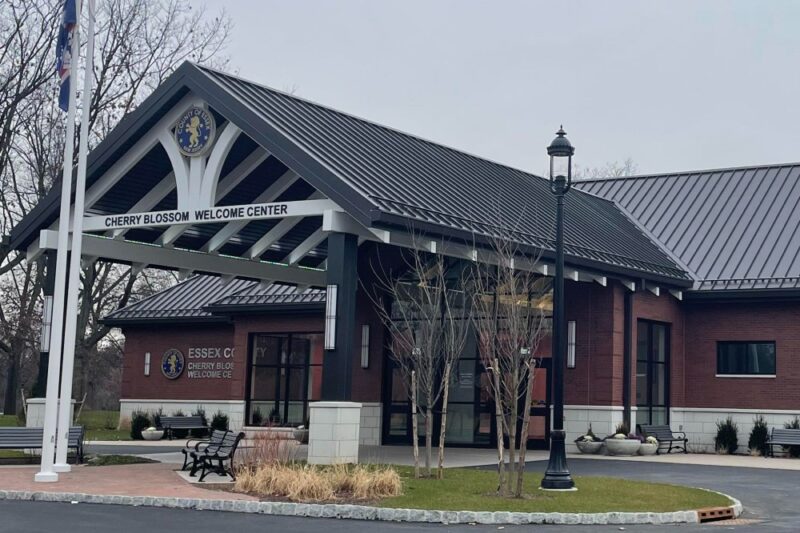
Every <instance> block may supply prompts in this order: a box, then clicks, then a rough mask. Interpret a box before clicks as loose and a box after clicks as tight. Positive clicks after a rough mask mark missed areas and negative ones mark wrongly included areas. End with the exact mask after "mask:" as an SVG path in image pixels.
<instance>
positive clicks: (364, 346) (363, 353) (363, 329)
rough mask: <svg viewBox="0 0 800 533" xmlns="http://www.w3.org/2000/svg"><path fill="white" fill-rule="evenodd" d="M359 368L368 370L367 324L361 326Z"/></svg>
mask: <svg viewBox="0 0 800 533" xmlns="http://www.w3.org/2000/svg"><path fill="white" fill-rule="evenodd" d="M361 368H369V324H363V325H362V326H361Z"/></svg>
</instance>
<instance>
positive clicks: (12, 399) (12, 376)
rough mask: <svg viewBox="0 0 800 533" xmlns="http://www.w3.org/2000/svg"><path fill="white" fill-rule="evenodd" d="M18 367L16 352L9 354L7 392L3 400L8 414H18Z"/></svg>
mask: <svg viewBox="0 0 800 533" xmlns="http://www.w3.org/2000/svg"><path fill="white" fill-rule="evenodd" d="M17 369H18V361H17V357H16V355H14V354H8V365H6V392H5V399H4V400H3V409H4V410H5V412H6V414H9V415H15V414H17Z"/></svg>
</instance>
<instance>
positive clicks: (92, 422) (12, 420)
mask: <svg viewBox="0 0 800 533" xmlns="http://www.w3.org/2000/svg"><path fill="white" fill-rule="evenodd" d="M118 423H119V411H100V410H96V411H92V410H87V411H83V412H81V416H80V418H78V425H80V426H83V427H85V428H86V440H131V435H130V431H128V430H118V429H117V424H118ZM16 425H18V421H17V417H16V416H14V415H0V427H4V426H6V427H9V426H10V427H14V426H16Z"/></svg>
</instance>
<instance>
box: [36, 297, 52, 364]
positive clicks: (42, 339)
mask: <svg viewBox="0 0 800 533" xmlns="http://www.w3.org/2000/svg"><path fill="white" fill-rule="evenodd" d="M52 326H53V297H52V296H45V297H44V307H43V308H42V330H41V332H40V333H39V335H40V336H39V349H40V350H41V351H43V352H49V351H50V330H51V329H52Z"/></svg>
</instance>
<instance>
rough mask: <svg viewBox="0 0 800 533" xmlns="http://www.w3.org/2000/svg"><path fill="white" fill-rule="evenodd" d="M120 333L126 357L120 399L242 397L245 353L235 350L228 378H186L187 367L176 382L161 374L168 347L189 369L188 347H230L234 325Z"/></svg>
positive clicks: (138, 328) (141, 328)
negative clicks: (147, 357)
mask: <svg viewBox="0 0 800 533" xmlns="http://www.w3.org/2000/svg"><path fill="white" fill-rule="evenodd" d="M123 334H124V335H125V357H124V359H123V370H122V398H135V399H161V398H168V399H175V400H241V399H243V398H244V375H245V366H246V361H247V351H246V350H242V349H237V350H235V352H234V354H233V357H232V358H231V359H230V360H232V361H233V377H232V378H231V379H210V378H197V379H189V378H188V376H187V371H188V370H187V368H184V371H183V374H181V376H180V377H178V378H177V379H168V378H166V377H165V376H164V375H163V374H162V373H161V358H162V357H163V355H164V352H165V351H167V350H168V349H170V348H177V349H178V350H180V351H181V353H183V356H184V362H185V364H186V365H187V366H188V363H189V362H192V361H195V360H194V359H190V358H189V348H194V347H200V348H226V347H232V346H233V345H234V343H233V326H231V325H225V324H222V325H220V324H203V325H196V324H195V325H151V326H135V327H133V326H129V327H126V328H124V329H123ZM146 352H150V375H149V376H145V375H144V360H145V353H146ZM222 360H225V361H229V360H227V359H222ZM203 361H206V360H203ZM208 361H217V360H216V359H213V360H208Z"/></svg>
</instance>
